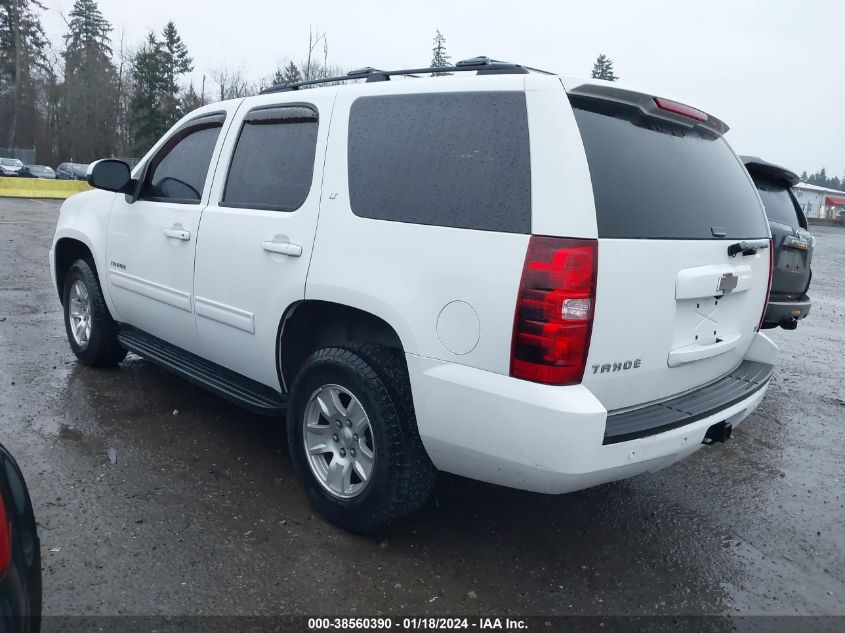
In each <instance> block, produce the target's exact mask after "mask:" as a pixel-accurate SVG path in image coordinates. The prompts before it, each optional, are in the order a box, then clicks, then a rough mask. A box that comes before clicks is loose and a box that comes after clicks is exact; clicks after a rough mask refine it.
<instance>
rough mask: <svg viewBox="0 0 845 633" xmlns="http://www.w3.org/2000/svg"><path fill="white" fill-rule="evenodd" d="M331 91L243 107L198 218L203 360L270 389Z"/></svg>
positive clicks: (309, 232)
mask: <svg viewBox="0 0 845 633" xmlns="http://www.w3.org/2000/svg"><path fill="white" fill-rule="evenodd" d="M334 95H335V91H333V90H330V89H321V90H313V91H308V92H307V96H308V99H303V98H302V95H300V94H299V93H286V94H281V95H280V94H268V95H265V96H262V97H258V98H256V99H251V100H250V101H249V102H248V103H246V104H244V106H243V108H242V112H243V113H244V114H243V119H242V120H240V121H236V122H235V124H234V125H233V127H232V131H231V132H230V133H229V135H228V138H227V139H226V143H225V145H224V147H223V150H222V158H221V161H220V165H219V167H218V169H217V173H216V175H215V179H214V185H213V188H212V193H211V201H210V203H209V206H208V207H207V208H206V209H205V211H204V212H203V215H202V225H201V226H200V235H201V237H200V240H199V242H198V244H197V258H196V273H195V278H194V288H195V293H196V296H195V306H196V329H197V332H198V333H199V337H200V341H201V344H202V347H203V356H204V357H205V358H207V359H209V360H211V361H213V362H215V363H217V364H219V365H223V366H224V367H227V368H229V369H231V370H233V371H236V372H238V373H240V374H242V375H244V376H247V377H248V378H252V379H253V380H256V381H258V382H261V383H263V384H265V385H267V386H269V387H272V388H274V389H279V388H280V385H279V377H278V373H277V371H276V352H275V349H276V341H277V336H278V332H279V325H280V323H281V319H282V315H283V314H284V312H285V310H286V309H287V308H288V306H290V305H291V304H292V303H295V302H296V301H301V300H302V299H303V298H304V296H305V278H306V275H307V273H308V265H309V262H310V260H311V252H312V249H313V245H314V233H315V232H316V229H317V216H318V213H319V210H320V193H321V189H320V184H321V182H322V177H323V158H322V157H323V155H324V152H325V144H326V138H327V136H328V127H329V122H330V120H331V112H332V105H333V103H334Z"/></svg>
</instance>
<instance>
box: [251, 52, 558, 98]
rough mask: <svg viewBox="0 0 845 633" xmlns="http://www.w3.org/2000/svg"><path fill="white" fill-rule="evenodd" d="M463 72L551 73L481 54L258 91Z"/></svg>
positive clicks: (370, 69) (368, 69)
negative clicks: (444, 62) (452, 62)
mask: <svg viewBox="0 0 845 633" xmlns="http://www.w3.org/2000/svg"><path fill="white" fill-rule="evenodd" d="M467 71H475V72H477V73H478V74H479V75H514V74H519V75H524V74H527V73H529V72H537V73H542V74H544V75H553V74H554V73H550V72H548V71H545V70H538V69H536V68H530V67H529V66H522V65H520V64H512V63H510V62H503V61H499V60H495V59H490V58H489V57H485V56H483V55H482V56H479V57H471V58H470V59H464V60H461V61H459V62H458V63H457V64H455V65H454V66H437V67H431V68H406V69H402V70H379V69H378V68H373V67H372V66H366V67H365V68H358V69H357V70H352V71H350V72H348V73H346V74H345V75H339V76H337V77H324V78H322V79H309V80H308V81H298V82H296V83H290V84H278V85H275V86H270V87H269V88H265V89H264V90H262V91H261V92H260V94H268V93H271V92H288V91H291V90H299V89H300V88H305V87H308V86H318V85H320V84H328V83H340V82H342V81H353V80H356V79H364V80H365V81H367V82H371V81H389V80H390V78H391V77H395V76H403V75H405V76H408V75H410V76H413V75H419V74H422V73H456V72H467Z"/></svg>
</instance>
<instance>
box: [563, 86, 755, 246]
mask: <svg viewBox="0 0 845 633" xmlns="http://www.w3.org/2000/svg"><path fill="white" fill-rule="evenodd" d="M570 101H571V102H572V105H573V107H574V112H575V120H576V121H577V123H578V128H579V130H580V132H581V138H582V140H583V142H584V149H585V151H586V154H587V163H588V165H589V168H590V177H591V179H592V185H593V197H594V199H595V204H596V222H597V225H598V234H599V237H604V238H650V239H714V238H725V239H739V238H765V237H768V235H769V231H768V226H767V224H766V221H765V216H764V214H763V213H762V209H761V208H760V202H759V201H758V199H757V195H756V192H755V191H754V185H753V184H752V182H751V180H750V179H749V178H748V176H747V174H746V172H745V169H744V168H743V166H742V164H741V163H740V162H739V160H738V159H737V157H736V156H735V155H734V153H733V152H732V151H731V149H730V147H728V144H727V143H726V142H725V140H724V139H723V138H721V137H720V136H718V135H717V134H715V133H712V132H710V131H709V130H707V129H704V128H701V127H694V128H689V127H686V126H681V125H676V124H673V123H670V122H666V121H662V120H661V121H656V120H654V119H651V118H649V117H646V116H645V115H644V114H642V113H641V112H640V111H639V109H637V108H632V107H629V106H622V105H617V104H613V103H609V102H606V101H603V100H599V99H587V98H578V97H570Z"/></svg>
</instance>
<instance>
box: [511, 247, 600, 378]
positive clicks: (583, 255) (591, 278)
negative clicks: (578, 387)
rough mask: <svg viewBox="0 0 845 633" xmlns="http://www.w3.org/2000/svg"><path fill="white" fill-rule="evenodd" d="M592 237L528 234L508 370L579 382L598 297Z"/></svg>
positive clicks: (519, 375)
mask: <svg viewBox="0 0 845 633" xmlns="http://www.w3.org/2000/svg"><path fill="white" fill-rule="evenodd" d="M597 258H598V246H597V242H596V240H581V239H568V238H558V237H542V236H537V235H532V236H531V240H530V241H529V242H528V251H527V253H526V255H525V265H524V266H523V269H522V279H521V281H520V284H519V295H518V297H517V300H516V313H515V315H514V323H513V340H512V342H511V371H510V375H511V376H513V377H514V378H522V379H524V380H531V381H533V382H542V383H546V384H549V385H571V384H577V383H579V382H581V379H582V378H583V377H584V366H585V365H586V363H587V352H588V351H589V348H590V335H591V333H592V329H593V311H594V308H595V297H596V268H597Z"/></svg>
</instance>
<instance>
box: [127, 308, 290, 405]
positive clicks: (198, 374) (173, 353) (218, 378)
mask: <svg viewBox="0 0 845 633" xmlns="http://www.w3.org/2000/svg"><path fill="white" fill-rule="evenodd" d="M117 339H118V340H119V341H120V344H121V345H123V346H124V347H125V348H126V349H128V350H129V351H130V352H134V353H136V354H138V356H141V357H143V358H145V359H147V360H148V361H150V362H153V363H155V364H156V365H159V366H160V367H163V368H164V369H168V370H170V371H172V372H173V373H175V374H178V375H180V376H182V377H183V378H186V379H187V380H189V381H191V382H192V383H194V384H196V385H199V386H200V387H205V388H206V389H208V390H209V391H211V392H213V393H215V394H217V395H218V396H221V397H223V398H225V399H226V400H229V401H231V402H234V403H235V404H239V405H241V406H242V407H244V408H246V409H249V410H250V411H253V412H254V413H258V414H260V415H267V416H281V415H283V413H284V407H285V396H284V395H282V394H281V393H279V392H278V391H276V390H275V389H272V388H271V387H268V386H267V385H263V384H261V383H260V382H256V381H255V380H252V379H251V378H247V377H245V376H241V375H240V374H238V373H236V372H233V371H231V370H230V369H226V368H225V367H221V366H220V365H217V364H216V363H212V362H211V361H208V360H205V359H204V358H201V357H199V356H197V355H196V354H192V353H190V352H186V351H185V350H183V349H181V348H180V347H176V346H175V345H172V344H170V343H168V342H166V341H163V340H161V339H160V338H156V337H155V336H153V335H152V334H147V333H146V332H143V331H142V330H139V329H137V328H135V327H132V326H131V325H125V324H120V331H119V332H118V334H117Z"/></svg>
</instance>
